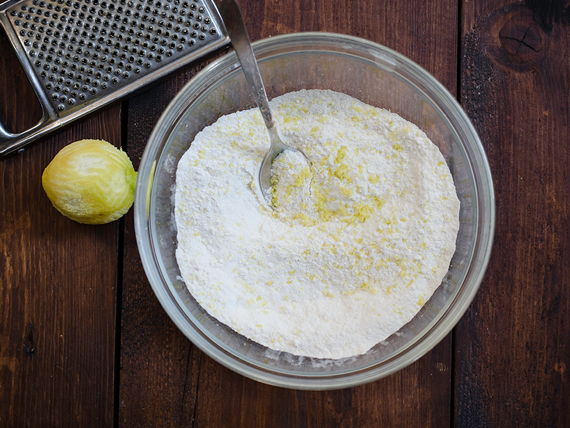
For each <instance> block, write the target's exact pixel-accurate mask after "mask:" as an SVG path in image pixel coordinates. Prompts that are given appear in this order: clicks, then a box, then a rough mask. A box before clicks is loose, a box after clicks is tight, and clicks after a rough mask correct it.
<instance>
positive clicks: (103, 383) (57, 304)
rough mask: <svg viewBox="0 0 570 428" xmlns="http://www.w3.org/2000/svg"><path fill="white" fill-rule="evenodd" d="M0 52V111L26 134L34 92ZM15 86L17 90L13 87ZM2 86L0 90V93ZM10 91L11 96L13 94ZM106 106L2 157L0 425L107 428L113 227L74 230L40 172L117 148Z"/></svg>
mask: <svg viewBox="0 0 570 428" xmlns="http://www.w3.org/2000/svg"><path fill="white" fill-rule="evenodd" d="M7 48H8V46H7V44H5V43H2V45H1V46H0V58H2V61H0V76H1V78H0V81H1V82H0V83H2V84H3V85H4V84H6V85H8V86H9V88H8V90H5V91H3V93H2V105H3V106H4V107H6V110H5V111H9V112H10V115H9V120H7V121H8V122H9V124H10V125H12V126H11V128H12V129H24V128H26V127H28V126H30V125H31V124H33V122H31V123H30V120H29V115H30V114H33V112H34V110H33V108H32V107H30V106H29V105H27V103H33V102H35V101H34V95H33V92H32V91H31V90H29V88H28V90H26V89H25V87H24V86H22V84H23V80H22V79H25V77H22V75H21V74H19V72H16V73H14V70H18V69H19V65H18V64H17V63H16V62H15V57H14V56H13V55H10V54H9V52H8V51H7V50H6V49H7ZM20 88H22V90H21V91H20V90H18V89H20ZM5 89H6V88H5ZM14 89H15V90H14ZM120 114H121V109H120V107H119V106H116V107H112V108H108V109H106V110H104V111H102V112H100V113H98V114H95V115H92V116H90V118H89V119H88V120H85V121H83V122H79V123H77V124H74V125H71V126H69V127H67V128H66V129H65V130H64V131H62V132H59V133H58V134H54V135H53V136H52V137H50V138H46V139H44V140H43V141H39V142H38V143H36V144H34V145H31V146H28V148H26V150H25V151H24V153H21V154H17V155H13V156H11V157H9V158H7V159H3V160H0V183H1V186H2V190H1V191H0V302H1V303H0V426H2V427H24V426H26V427H32V426H33V427H40V426H45V427H78V426H81V427H105V426H112V424H113V402H114V359H115V322H116V319H115V306H116V292H117V274H118V259H117V240H118V236H119V235H118V230H119V224H118V223H117V222H115V223H113V224H109V225H105V226H87V225H80V224H78V223H75V222H73V221H71V220H69V219H67V218H65V217H63V216H62V215H61V214H60V213H59V212H57V211H56V210H55V208H53V207H52V206H51V203H50V201H49V199H48V198H47V196H46V195H45V193H44V191H43V188H42V185H41V175H42V172H43V170H44V168H45V167H46V166H47V164H48V163H49V162H50V161H51V159H52V158H53V156H55V154H56V153H57V152H58V151H59V150H60V149H61V148H62V147H63V146H65V145H66V144H69V143H70V142H72V141H75V140H79V139H82V138H104V139H106V140H108V141H111V142H113V143H115V144H117V145H119V144H120V141H121V132H120V131H121V123H120Z"/></svg>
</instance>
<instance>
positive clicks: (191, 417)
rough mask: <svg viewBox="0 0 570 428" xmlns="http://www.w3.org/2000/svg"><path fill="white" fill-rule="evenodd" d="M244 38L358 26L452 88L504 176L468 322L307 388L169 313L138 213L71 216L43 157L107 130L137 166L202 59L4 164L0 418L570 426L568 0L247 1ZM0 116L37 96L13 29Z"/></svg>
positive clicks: (62, 422)
mask: <svg viewBox="0 0 570 428" xmlns="http://www.w3.org/2000/svg"><path fill="white" fill-rule="evenodd" d="M240 4H241V7H242V10H243V13H244V16H245V20H246V24H247V26H248V28H249V30H250V33H251V38H252V39H253V40H257V39H261V38H264V37H268V36H274V35H277V34H283V33H290V32H298V31H330V32H338V33H344V34H351V35H354V36H359V37H363V38H366V39H369V40H372V41H374V42H377V43H380V44H383V45H386V46H388V47H390V48H392V49H395V50H397V51H399V52H401V53H402V54H404V55H406V56H408V57H409V58H411V59H412V60H414V61H416V62H417V63H419V64H420V65H421V66H423V67H424V68H426V69H427V70H428V71H429V72H431V73H432V74H433V75H434V76H435V77H436V78H437V79H439V80H440V81H441V82H442V83H443V84H444V85H445V86H446V87H447V88H448V89H449V91H450V92H451V93H453V94H455V95H456V96H457V98H458V99H459V100H460V102H461V104H462V105H463V108H464V109H465V110H466V111H467V114H468V115H469V117H470V118H471V120H472V121H473V123H474V125H475V127H476V128H477V130H478V132H479V135H480V137H481V140H482V142H483V146H484V147H485V150H486V153H487V156H488V158H489V162H490V165H491V170H492V173H493V180H494V185H495V191H496V202H497V205H496V209H497V223H496V232H495V244H494V249H493V253H492V257H491V261H490V264H489V268H488V270H487V274H486V276H485V279H484V281H483V283H482V284H481V288H480V290H479V292H478V294H477V296H476V298H475V300H474V302H473V303H472V304H471V306H470V308H469V309H468V311H467V313H466V314H465V316H464V317H463V318H462V320H461V321H460V322H459V324H458V325H457V327H456V328H455V329H454V330H453V332H452V333H451V334H449V335H448V336H447V337H446V338H445V339H444V340H443V341H442V342H441V343H440V344H439V345H437V346H436V347H435V348H434V349H433V350H432V351H431V352H429V353H428V354H427V355H426V356H424V357H423V358H421V359H420V360H419V361H416V362H415V363H414V364H412V365H411V366H409V367H407V368H405V369H404V370H402V371H400V372H398V373H396V374H393V375H391V376H389V377H387V378H385V379H381V380H379V381H377V382H373V383H370V384H368V385H363V386H360V387H355V388H351V389H345V390H339V391H329V392H306V391H293V390H285V389H280V388H275V387H271V386H267V385H264V384H260V383H257V382H254V381H252V380H249V379H246V378H244V377H242V376H240V375H237V374H235V373H233V372H231V371H229V370H228V369H226V368H224V367H222V366H221V365H219V364H217V363H216V362H214V361H213V360H212V359H210V358H209V357H207V356H206V355H205V354H203V353H202V352H201V351H200V350H198V349H197V348H196V347H195V346H193V345H192V344H191V343H190V342H189V341H188V340H187V339H186V338H185V337H184V336H183V335H182V334H181V333H180V332H179V331H178V330H177V328H176V327H175V326H174V325H173V323H172V322H171V321H170V319H169V318H168V316H167V315H166V313H165V312H164V310H163V309H162V307H161V306H160V305H159V303H158V301H157V299H156V298H155V296H154V294H153V292H152V289H151V287H150V285H149V283H148V281H147V279H146V277H145V274H144V272H143V268H142V265H141V262H140V259H139V254H138V250H137V247H136V243H135V236H134V226H133V214H132V211H131V212H129V214H127V215H126V216H125V217H124V218H123V219H121V220H119V221H117V222H114V223H111V224H108V225H104V226H86V225H80V224H78V223H74V222H73V221H71V220H68V219H67V218H65V217H63V216H62V215H60V214H59V213H58V212H57V211H56V210H55V209H54V208H53V207H52V206H51V204H50V202H49V200H48V198H47V197H46V195H45V193H44V191H43V190H42V187H41V174H42V171H43V169H44V168H45V167H46V165H47V164H48V163H49V162H50V160H51V159H52V158H53V156H54V155H55V154H56V153H57V152H58V151H59V150H60V149H61V148H62V147H64V146H65V145H67V144H69V143H70V142H72V141H75V140H79V139H82V138H102V139H105V140H108V141H110V142H112V143H113V144H115V145H117V146H119V145H121V146H122V147H123V148H124V149H125V150H126V151H127V152H128V154H129V155H130V157H131V159H132V160H133V163H134V164H135V168H137V167H138V163H139V161H140V157H141V155H142V153H143V149H144V146H145V142H146V141H147V139H148V137H149V135H150V132H151V130H152V129H153V126H154V124H155V123H156V121H157V120H158V117H159V115H160V114H161V113H162V111H163V110H164V109H165V107H166V105H167V104H168V103H169V101H170V100H171V99H172V98H173V97H174V95H175V94H176V93H177V91H179V90H180V88H181V87H182V86H183V85H184V84H185V83H186V82H187V81H188V80H189V79H190V78H192V76H193V75H194V74H195V73H196V72H197V71H198V70H199V69H200V68H202V67H203V66H204V64H206V63H207V61H208V60H209V59H211V58H212V57H215V56H216V55H219V54H222V53H223V51H222V52H218V53H216V54H214V55H213V56H210V58H209V59H206V60H204V61H203V62H197V63H194V64H193V65H192V67H191V68H188V69H186V70H180V71H179V72H177V73H176V74H174V75H173V76H172V77H171V78H170V79H168V80H166V81H164V82H163V83H161V84H160V85H158V86H155V87H153V88H150V89H148V90H146V91H145V92H143V93H141V94H140V95H138V96H136V97H134V98H131V99H129V100H127V101H123V102H122V103H116V104H115V105H113V106H111V107H108V108H105V109H104V110H101V111H98V112H96V113H94V114H91V115H90V116H89V117H88V118H87V119H84V120H80V121H78V122H75V123H73V124H72V125H70V126H67V127H66V128H64V129H62V130H61V131H59V132H56V133H53V134H51V135H50V136H49V137H47V138H44V139H42V140H41V141H38V142H37V143H35V144H33V145H31V146H28V147H27V148H26V150H25V151H24V152H23V153H19V154H17V155H14V156H11V157H9V158H7V159H4V160H1V161H0V184H1V187H2V190H1V191H0V427H110V426H124V427H187V426H194V427H224V426H241V427H254V426H266V427H294V426H309V427H334V426H350V427H377V426H397V427H438V428H439V427H446V426H456V427H511V426H512V427H522V426H524V427H567V426H570V416H569V415H570V412H569V410H568V409H569V407H570V377H569V376H570V275H569V274H570V248H569V242H570V233H569V231H570V227H569V218H568V213H569V207H570V172H569V171H570V168H569V165H570V149H569V147H570V141H569V138H570V137H569V135H570V132H569V131H570V130H569V127H570V104H569V101H568V100H569V94H570V61H569V59H570V57H569V49H570V27H569V26H568V25H569V23H570V6H569V5H568V2H565V1H564V0H528V1H526V5H525V4H518V3H517V4H512V3H509V1H501V0H494V1H493V0H463V1H461V0H460V1H456V0H429V1H426V0H399V1H397V2H396V1H388V0H377V1H374V0H334V1H332V0H331V1H326V0H313V1H307V0H266V1H262V0H240ZM0 40H1V43H0V58H1V61H0V91H2V92H1V93H0V115H1V117H2V118H3V121H4V122H5V123H7V125H8V126H9V127H10V128H11V129H13V130H21V129H25V128H26V127H28V126H30V125H31V124H33V123H35V122H36V121H37V120H38V119H39V115H40V112H39V110H38V108H37V106H36V103H35V101H34V97H33V94H32V91H31V90H30V88H29V86H28V85H27V83H26V82H27V80H26V77H25V76H24V74H23V72H22V71H21V69H20V67H19V65H18V63H17V61H16V60H15V59H14V57H13V55H12V53H11V49H10V48H9V46H8V44H7V41H6V37H5V35H2V37H1V38H0Z"/></svg>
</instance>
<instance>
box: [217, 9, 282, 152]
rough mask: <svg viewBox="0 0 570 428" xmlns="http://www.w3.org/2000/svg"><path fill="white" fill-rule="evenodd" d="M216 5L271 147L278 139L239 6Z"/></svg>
mask: <svg viewBox="0 0 570 428" xmlns="http://www.w3.org/2000/svg"><path fill="white" fill-rule="evenodd" d="M216 5H217V7H218V11H219V12H220V15H221V16H222V20H223V21H224V25H225V27H226V30H227V31H228V34H229V36H230V40H231V41H232V45H233V47H234V50H235V51H236V54H237V56H238V59H239V62H240V63H241V67H242V69H243V72H244V74H245V77H246V79H247V82H248V83H249V87H250V88H251V90H252V93H253V97H254V98H255V102H256V103H257V106H258V107H259V110H260V111H261V116H262V117H263V120H264V121H265V126H267V131H268V132H269V140H270V142H271V144H272V145H273V144H274V142H275V143H276V142H279V141H280V139H279V135H278V134H277V128H276V127H275V123H274V122H273V116H272V115H271V110H270V109H269V102H268V100H267V94H266V93H265V87H264V86H263V81H262V80H261V74H259V68H258V67H257V61H256V59H255V56H254V54H253V50H252V49H251V43H250V41H249V36H248V34H247V30H246V28H245V24H244V22H243V18H242V16H241V12H240V10H239V6H238V5H237V3H236V2H235V0H217V1H216Z"/></svg>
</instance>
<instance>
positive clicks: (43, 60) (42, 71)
mask: <svg viewBox="0 0 570 428" xmlns="http://www.w3.org/2000/svg"><path fill="white" fill-rule="evenodd" d="M7 16H8V17H9V21H10V23H11V24H12V26H13V27H14V30H15V32H16V33H17V35H18V40H19V41H20V43H21V45H22V46H23V48H24V51H25V53H26V55H27V56H28V58H29V60H30V63H31V64H32V65H33V67H32V68H33V72H34V73H35V75H36V76H37V78H38V81H39V82H40V84H41V86H42V88H43V89H44V91H45V94H46V95H47V98H48V99H49V100H50V102H51V104H52V106H53V108H54V109H55V111H56V112H57V115H58V116H60V117H61V116H62V115H65V114H67V112H68V111H73V110H75V109H77V108H80V107H81V106H83V105H85V104H88V103H90V102H92V101H93V100H94V99H97V98H100V97H102V96H104V95H106V94H107V93H110V92H112V91H115V90H117V89H119V88H122V87H124V86H127V85H129V84H131V83H133V82H134V81H136V80H137V79H139V78H140V77H142V76H144V75H147V74H149V73H152V72H153V71H155V70H157V69H159V68H161V67H163V66H164V65H167V64H169V63H171V62H174V61H176V60H177V59H179V58H180V57H182V56H184V55H187V54H188V53H189V52H193V51H198V50H199V49H200V48H202V47H204V46H206V45H208V44H211V43H212V42H215V41H219V40H221V39H223V38H224V37H223V35H222V34H221V32H220V25H219V18H217V16H216V15H213V14H212V8H211V5H210V4H208V3H205V2H204V1H203V0H157V1H155V0H146V1H144V0H108V1H100V0H28V1H23V2H19V3H18V4H17V5H15V6H13V7H11V8H10V9H8V10H7Z"/></svg>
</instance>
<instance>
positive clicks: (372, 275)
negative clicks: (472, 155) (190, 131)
mask: <svg viewBox="0 0 570 428" xmlns="http://www.w3.org/2000/svg"><path fill="white" fill-rule="evenodd" d="M271 106H272V110H273V111H274V116H275V119H276V121H277V125H278V129H279V130H280V134H281V136H282V138H283V139H284V141H286V142H287V143H288V144H289V145H291V146H293V147H296V148H299V149H300V150H302V151H303V152H304V153H305V154H306V155H307V157H308V158H309V159H310V161H311V165H312V169H311V168H308V165H307V162H306V160H305V159H304V157H303V156H302V155H300V154H298V153H296V152H291V151H289V152H285V153H284V154H283V155H281V156H280V158H278V160H277V161H276V162H275V163H274V167H273V171H274V174H275V175H274V177H275V184H274V188H273V201H274V204H275V206H276V211H273V210H271V209H270V208H268V207H266V206H265V204H264V203H263V202H262V197H261V195H260V193H259V190H258V189H257V183H256V179H255V177H256V174H257V170H258V168H259V165H260V162H261V159H262V157H263V155H264V153H265V151H266V150H267V148H268V147H269V141H268V137H267V131H266V129H265V126H264V125H263V122H262V119H261V115H260V113H259V111H258V110H257V109H254V110H249V111H243V112H238V113H235V114H231V115H228V116H224V117H221V118H220V119H219V120H218V121H217V122H216V123H215V124H213V125H212V126H209V127H207V128H205V129H204V130H203V131H202V132H200V133H199V134H198V135H197V136H196V139H195V141H194V142H193V143H192V145H191V147H190V149H189V150H188V152H187V153H186V154H185V155H184V156H183V157H182V159H181V160H180V163H179V165H178V171H177V181H176V195H175V198H176V210H175V215H176V224H177V227H178V248H177V251H176V257H177V260H178V264H179V266H180V271H181V273H182V277H183V278H184V281H185V283H186V285H187V286H188V289H189V290H190V292H191V293H192V295H193V296H194V297H195V298H196V300H197V301H198V302H199V303H200V304H201V305H202V306H203V307H204V308H205V310H206V311H208V312H209V313H210V314H211V315H213V316H214V317H216V318H217V319H218V320H219V321H221V322H223V323H224V324H226V325H228V326H229V327H231V328H232V329H234V330H235V331H237V332H238V333H240V334H242V335H244V336H246V337H248V338H250V339H251V340H254V341H256V342H258V343H260V344H262V345H265V346H267V347H269V348H272V349H276V350H280V351H286V352H290V353H292V354H296V355H304V356H309V357H318V358H343V357H349V356H353V355H357V354H362V353H365V352H366V351H367V350H368V349H370V348H371V347H372V346H374V345H375V344H377V343H378V342H380V341H382V340H384V339H386V338H387V337H388V336H390V335H391V334H393V333H395V332H396V331H398V330H399V329H400V328H401V327H402V326H403V325H404V324H406V323H407V322H408V321H410V320H411V319H412V318H413V317H414V315H415V314H416V313H417V312H418V311H419V310H420V309H421V307H422V306H423V305H424V303H425V302H426V301H427V300H428V299H429V298H430V296H431V295H432V294H433V292H434V291H435V289H436V288H437V287H438V286H439V285H440V283H441V281H442V278H443V277H444V275H445V274H446V272H447V270H448V267H449V262H450V260H451V257H452V255H453V253H454V251H455V239H456V236H457V231H458V227H459V220H458V212H459V200H458V199H457V195H456V192H455V187H454V185H453V179H452V177H451V174H450V172H449V168H448V167H447V164H446V163H445V160H444V158H443V156H442V154H441V153H440V152H439V150H438V148H437V147H436V146H435V145H434V144H432V143H431V142H430V141H429V140H428V138H427V137H426V135H425V134H424V133H423V132H422V131H421V130H420V129H418V128H417V127H416V126H415V125H413V124H411V123H410V122H407V121H405V120H404V119H402V118H401V117H399V116H398V115H396V114H394V113H390V112H388V111H386V110H382V109H378V108H374V107H370V106H368V105H366V104H363V103H361V102H360V101H358V100H356V99H354V98H351V97H349V96H347V95H344V94H339V93H335V92H332V91H317V90H313V91H300V92H294V93H289V94H286V95H283V96H281V97H279V98H276V99H274V100H273V101H272V102H271Z"/></svg>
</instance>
